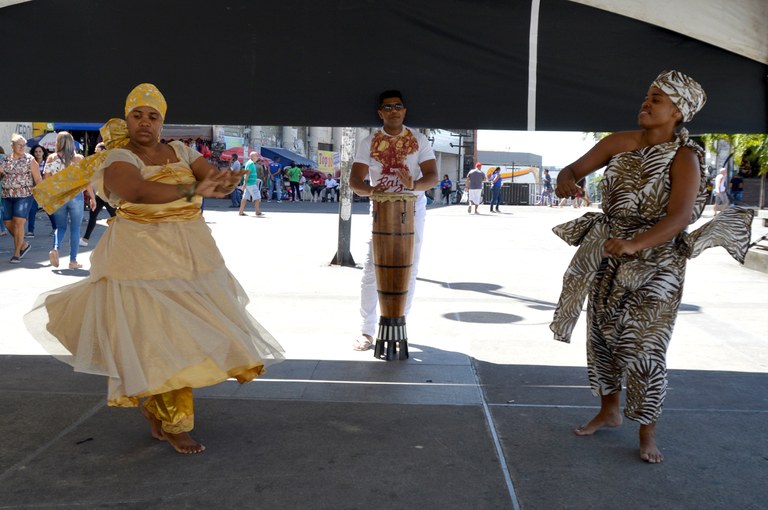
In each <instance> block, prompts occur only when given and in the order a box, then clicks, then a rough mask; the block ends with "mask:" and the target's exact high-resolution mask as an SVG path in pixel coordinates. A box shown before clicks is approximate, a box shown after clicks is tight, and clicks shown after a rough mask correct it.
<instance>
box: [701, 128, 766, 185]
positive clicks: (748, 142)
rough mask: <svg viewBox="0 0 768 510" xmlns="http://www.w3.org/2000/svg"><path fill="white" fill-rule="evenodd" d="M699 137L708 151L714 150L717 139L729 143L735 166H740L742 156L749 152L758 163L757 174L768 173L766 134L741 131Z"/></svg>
mask: <svg viewBox="0 0 768 510" xmlns="http://www.w3.org/2000/svg"><path fill="white" fill-rule="evenodd" d="M701 139H702V141H703V142H704V144H705V146H706V148H707V150H710V151H715V150H716V146H717V141H718V140H725V141H727V142H728V143H729V144H730V145H731V151H732V153H733V162H734V164H735V165H736V166H737V167H739V166H741V162H742V158H743V157H744V155H745V154H746V153H747V152H751V154H752V156H753V157H754V158H755V159H756V160H757V162H758V164H759V165H760V172H759V174H760V175H762V174H765V173H768V135H766V134H742V133H733V134H725V133H708V134H704V135H701ZM750 149H751V151H750Z"/></svg>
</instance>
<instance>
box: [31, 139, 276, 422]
mask: <svg viewBox="0 0 768 510" xmlns="http://www.w3.org/2000/svg"><path fill="white" fill-rule="evenodd" d="M171 145H172V146H173V147H174V150H175V151H176V153H177V156H178V158H179V161H178V162H176V163H169V164H166V165H163V166H143V164H142V163H140V161H139V162H137V163H136V164H137V166H139V165H141V166H140V170H141V172H142V176H143V177H144V178H145V179H146V180H150V181H155V182H162V183H167V184H188V183H192V182H194V179H195V177H194V175H193V173H192V170H191V168H190V166H189V165H190V163H191V161H194V158H196V157H197V156H199V153H197V152H194V151H192V150H191V149H189V148H185V147H184V146H183V144H180V143H178V144H177V142H172V144H171ZM118 151H122V152H125V153H127V152H128V151H126V150H123V149H118ZM129 154H130V155H131V156H128V155H125V154H123V155H122V157H118V158H117V160H129V158H130V157H133V158H135V156H133V155H132V153H129ZM137 159H138V158H136V160H137ZM114 160H115V159H114V158H113V159H110V158H108V159H107V160H106V162H105V164H104V167H106V166H109V164H111V163H112V162H113V161H114ZM97 183H98V181H97ZM98 184H100V183H98ZM97 189H99V188H98V186H97ZM100 194H101V195H102V196H103V195H104V194H103V190H102V193H100ZM201 201H202V199H201V198H200V197H196V200H193V201H192V202H187V201H186V200H185V199H180V200H177V201H175V202H171V203H168V204H156V205H154V204H152V205H149V204H133V203H129V202H126V201H124V200H121V199H120V198H119V197H115V196H112V197H110V202H112V203H114V204H115V205H117V206H118V209H117V216H116V217H115V218H114V219H113V221H112V222H111V225H110V226H109V227H108V228H107V229H106V231H105V232H104V234H103V236H102V237H101V239H100V241H99V243H98V245H97V246H96V248H95V249H94V251H93V253H92V254H91V272H90V275H89V276H88V277H87V278H85V279H84V280H83V281H81V282H78V283H75V284H72V285H68V286H65V287H62V288H59V289H56V290H53V291H50V292H47V293H45V294H43V295H41V296H40V297H39V298H38V302H37V303H36V305H35V308H34V309H33V310H32V311H30V312H29V313H28V314H27V315H26V316H25V322H26V324H27V328H28V329H29V330H30V332H32V334H33V335H34V336H35V337H36V338H37V339H38V340H39V341H40V342H41V343H42V344H43V346H44V347H45V348H46V349H47V350H48V352H50V353H51V354H52V355H54V356H56V357H57V358H59V359H61V360H62V361H64V362H66V363H68V364H70V365H72V366H73V367H74V369H75V370H76V371H78V372H85V373H91V374H99V375H104V376H106V377H107V378H108V381H109V389H108V404H109V405H111V406H121V407H131V406H136V405H138V402H139V399H140V398H142V397H150V396H153V395H157V396H159V395H161V394H166V395H165V400H166V401H168V397H169V396H172V395H176V394H178V395H181V396H182V398H183V400H184V402H179V404H178V407H179V408H181V409H180V410H178V411H175V410H174V409H171V410H170V414H171V415H174V414H176V415H178V414H179V413H180V415H179V416H175V417H174V418H173V419H172V420H171V421H174V422H185V423H186V424H185V425H183V426H181V429H178V428H177V429H176V430H183V429H187V430H191V423H188V422H190V421H191V414H192V412H191V391H189V390H188V389H189V388H196V387H203V386H210V385H213V384H217V383H219V382H222V381H224V380H227V379H229V378H235V379H237V380H238V381H239V382H246V381H250V380H253V379H254V378H255V377H257V376H259V375H260V374H262V373H263V371H264V367H265V365H267V364H269V363H270V362H275V361H279V360H282V359H283V349H282V348H281V346H280V345H279V344H278V343H277V341H276V340H275V339H274V338H273V337H272V335H270V334H269V332H267V331H266V330H265V329H264V328H263V327H262V326H261V325H260V324H259V323H258V322H257V321H256V320H255V319H254V318H253V317H252V316H251V315H250V313H249V312H248V311H247V310H246V305H247V304H248V297H247V295H246V293H245V291H244V289H243V288H242V287H241V286H240V284H239V283H238V282H237V280H236V279H235V277H234V276H233V275H232V273H230V272H229V270H228V269H227V267H226V266H225V264H224V260H223V258H222V255H221V253H220V252H219V250H218V248H217V246H216V243H215V241H214V239H213V237H212V235H211V230H210V228H209V227H208V226H207V225H206V224H205V221H204V219H203V216H202V213H201V209H200V206H201ZM187 393H188V394H189V395H188V397H187V396H185V395H186V394H187ZM187 398H188V399H189V403H188V405H187V402H186V399H187ZM161 400H162V399H160V400H158V402H160V401H161ZM158 402H153V401H152V399H150V401H149V402H147V403H146V406H147V408H148V409H150V410H151V411H152V412H153V414H155V415H156V416H158V418H160V419H161V421H163V422H164V423H163V427H164V429H167V428H170V429H171V430H168V431H174V429H173V427H172V426H171V424H170V423H169V422H168V420H166V419H163V417H162V416H160V415H162V414H163V413H162V412H159V411H158V409H157V408H158V407H168V406H167V405H160V406H158ZM166 403H167V402H166ZM170 407H175V405H174V404H173V399H172V398H171V405H170ZM186 408H188V409H186ZM185 409H186V410H185ZM166 414H168V413H166ZM166 425H168V427H166Z"/></svg>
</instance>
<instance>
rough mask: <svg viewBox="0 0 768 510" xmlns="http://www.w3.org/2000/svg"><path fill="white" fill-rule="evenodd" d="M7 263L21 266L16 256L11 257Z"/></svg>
mask: <svg viewBox="0 0 768 510" xmlns="http://www.w3.org/2000/svg"><path fill="white" fill-rule="evenodd" d="M8 262H10V263H11V264H21V259H20V258H19V257H17V256H16V255H14V256H13V257H11V260H9V261H8Z"/></svg>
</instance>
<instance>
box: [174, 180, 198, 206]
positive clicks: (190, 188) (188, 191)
mask: <svg viewBox="0 0 768 510" xmlns="http://www.w3.org/2000/svg"><path fill="white" fill-rule="evenodd" d="M176 189H177V190H178V191H179V195H180V196H179V198H184V199H186V201H187V202H191V201H192V199H193V198H194V197H195V191H196V190H197V181H195V182H193V183H192V184H187V185H185V184H179V185H178V186H176Z"/></svg>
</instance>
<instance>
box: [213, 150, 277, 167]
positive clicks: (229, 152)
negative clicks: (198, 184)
mask: <svg viewBox="0 0 768 510" xmlns="http://www.w3.org/2000/svg"><path fill="white" fill-rule="evenodd" d="M232 154H237V159H239V160H240V161H245V154H244V153H243V148H242V147H232V148H231V149H227V150H225V151H224V152H222V153H221V155H220V156H219V159H220V160H222V161H229V160H230V159H232ZM259 157H260V158H261V160H262V161H263V162H264V164H265V165H269V164H271V163H272V160H271V159H269V158H266V157H264V156H262V155H261V154H259Z"/></svg>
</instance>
